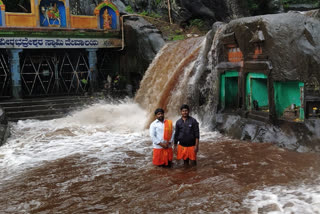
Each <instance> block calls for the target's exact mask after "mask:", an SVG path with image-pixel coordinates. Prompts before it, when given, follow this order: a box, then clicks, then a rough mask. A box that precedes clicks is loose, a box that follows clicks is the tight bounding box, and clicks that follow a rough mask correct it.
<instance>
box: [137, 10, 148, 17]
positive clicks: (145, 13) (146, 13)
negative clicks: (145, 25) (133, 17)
mask: <svg viewBox="0 0 320 214" xmlns="http://www.w3.org/2000/svg"><path fill="white" fill-rule="evenodd" d="M139 14H140V15H141V16H148V15H149V14H148V12H147V11H145V10H144V11H142V12H141V13H139Z"/></svg>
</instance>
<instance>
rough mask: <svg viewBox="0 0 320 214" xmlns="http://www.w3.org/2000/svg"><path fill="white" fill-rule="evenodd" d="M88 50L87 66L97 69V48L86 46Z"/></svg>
mask: <svg viewBox="0 0 320 214" xmlns="http://www.w3.org/2000/svg"><path fill="white" fill-rule="evenodd" d="M87 51H88V52H89V68H93V69H94V70H95V71H96V70H97V61H98V58H97V51H98V48H87Z"/></svg>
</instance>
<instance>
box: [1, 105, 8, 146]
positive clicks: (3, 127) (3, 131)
mask: <svg viewBox="0 0 320 214" xmlns="http://www.w3.org/2000/svg"><path fill="white" fill-rule="evenodd" d="M8 136H9V126H8V121H7V118H6V115H5V112H4V111H3V110H2V108H0V146H1V145H3V144H4V143H5V142H6V140H7V138H8Z"/></svg>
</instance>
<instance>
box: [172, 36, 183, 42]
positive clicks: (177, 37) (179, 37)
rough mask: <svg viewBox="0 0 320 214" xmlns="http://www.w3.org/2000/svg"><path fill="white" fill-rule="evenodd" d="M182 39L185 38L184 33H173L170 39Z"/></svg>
mask: <svg viewBox="0 0 320 214" xmlns="http://www.w3.org/2000/svg"><path fill="white" fill-rule="evenodd" d="M183 39H185V38H184V35H173V36H172V37H171V40H172V41H177V40H183Z"/></svg>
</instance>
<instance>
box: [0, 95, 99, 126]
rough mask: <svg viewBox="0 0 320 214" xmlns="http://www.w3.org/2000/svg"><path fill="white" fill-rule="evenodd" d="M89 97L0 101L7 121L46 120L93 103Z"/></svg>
mask: <svg viewBox="0 0 320 214" xmlns="http://www.w3.org/2000/svg"><path fill="white" fill-rule="evenodd" d="M93 102H94V99H93V98H91V97H85V96H83V97H79V96H76V97H71V96H66V97H50V98H35V99H23V100H12V101H6V102H0V106H1V107H2V109H3V110H4V111H5V115H6V117H7V119H8V121H18V120H26V119H39V120H48V119H53V118H58V117H63V116H65V115H66V114H67V113H68V112H70V111H72V110H75V109H77V108H80V107H82V106H84V105H85V104H90V103H93Z"/></svg>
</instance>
